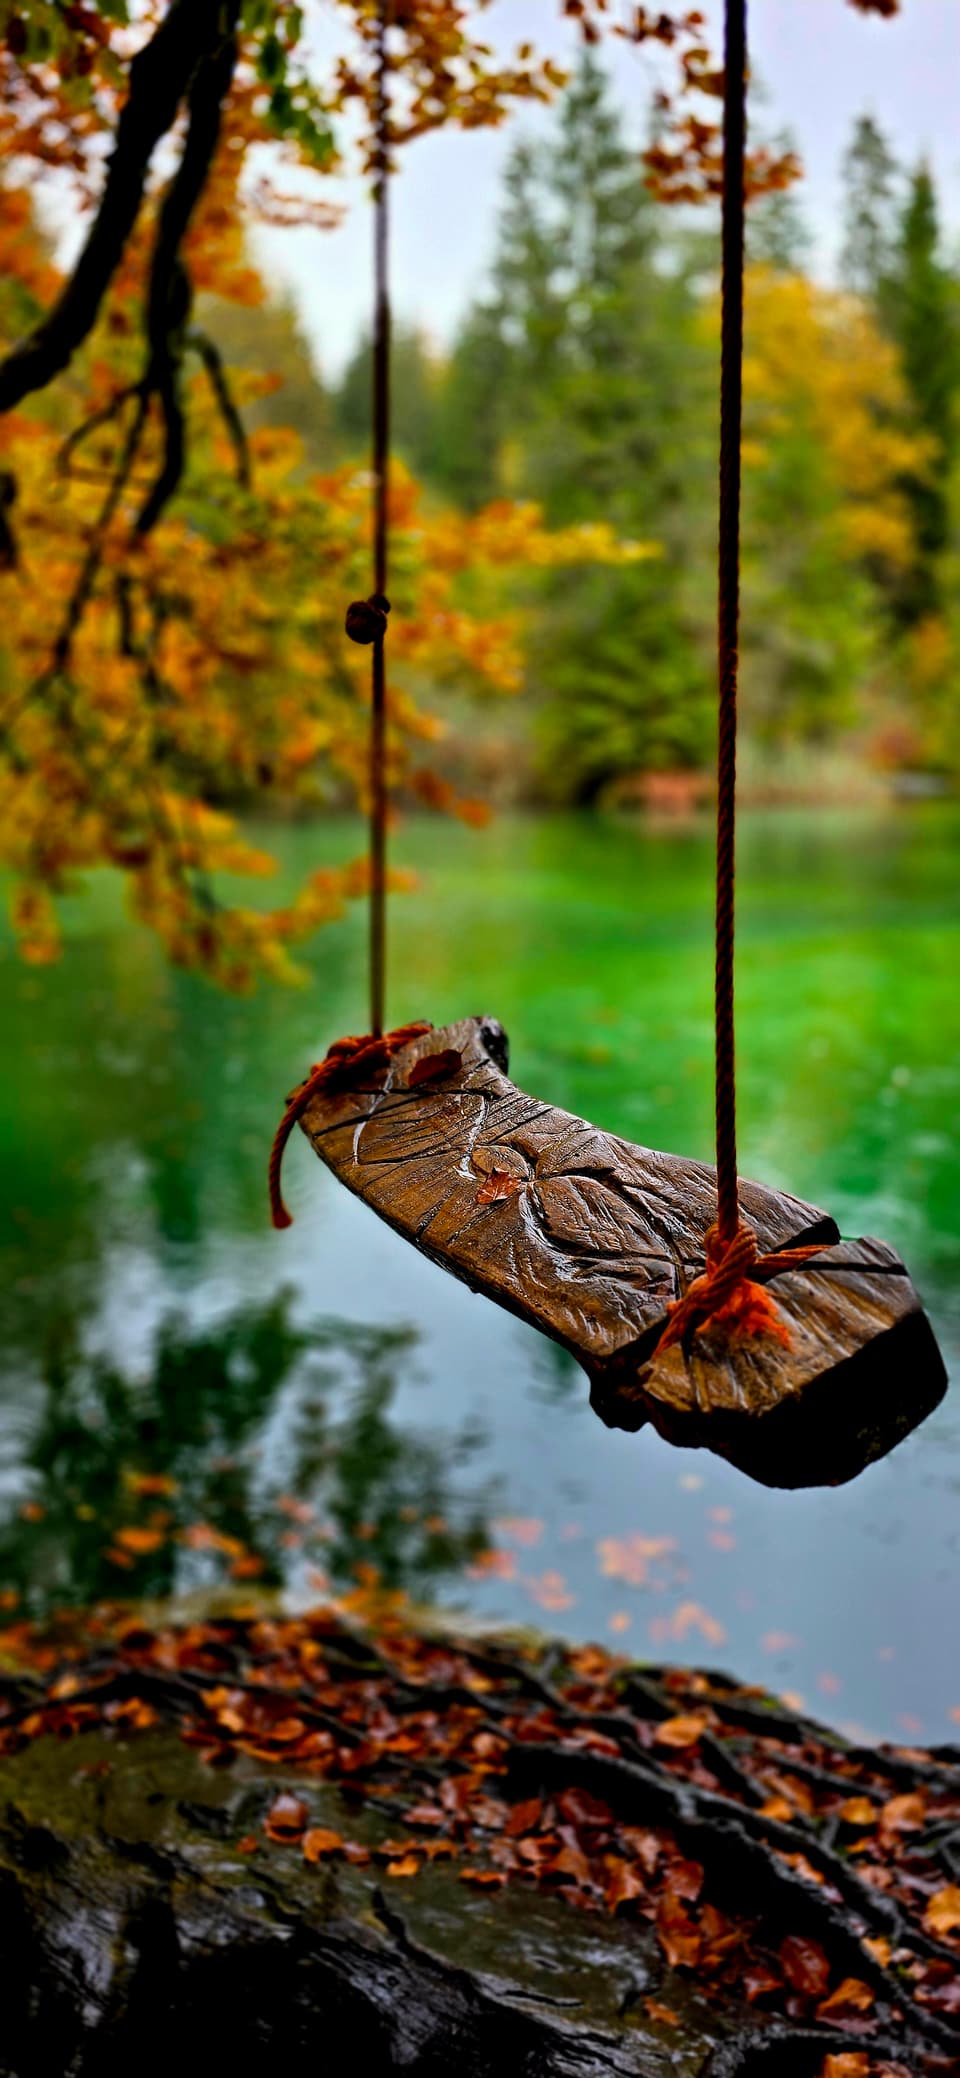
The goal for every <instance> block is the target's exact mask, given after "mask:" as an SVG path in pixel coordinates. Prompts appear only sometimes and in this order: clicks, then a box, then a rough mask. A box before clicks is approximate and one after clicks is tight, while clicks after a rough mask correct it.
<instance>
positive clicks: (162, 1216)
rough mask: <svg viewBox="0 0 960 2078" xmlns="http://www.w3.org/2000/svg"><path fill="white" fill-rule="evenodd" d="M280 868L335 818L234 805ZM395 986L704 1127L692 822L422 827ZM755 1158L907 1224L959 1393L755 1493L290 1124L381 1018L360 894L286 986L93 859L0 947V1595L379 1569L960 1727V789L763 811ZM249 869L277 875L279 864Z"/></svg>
mask: <svg viewBox="0 0 960 2078" xmlns="http://www.w3.org/2000/svg"><path fill="white" fill-rule="evenodd" d="M254 835H255V836H258V837H259V838H260V839H261V840H262V841H265V842H267V843H269V844H270V845H271V846H272V847H273V848H274V849H276V850H277V852H278V854H279V857H280V860H281V870H280V878H279V882H278V887H279V888H280V892H281V896H282V891H283V888H284V887H286V886H287V885H288V884H290V885H292V884H293V881H294V879H295V878H296V877H297V876H298V875H300V874H302V873H303V872H305V871H307V870H309V868H311V867H312V866H314V865H319V864H323V863H325V862H327V861H329V860H331V859H335V858H342V857H345V856H350V855H352V853H353V851H355V850H356V849H358V848H359V845H360V838H359V835H358V832H357V830H356V829H355V828H351V827H349V826H347V825H346V824H341V823H330V824H324V825H321V826H314V827H296V828H284V829H282V830H280V831H279V832H277V831H270V832H269V833H264V832H263V831H257V832H254ZM395 854H396V857H397V860H398V862H400V863H403V864H405V865H409V866H411V867H413V868H415V870H416V872H417V875H418V884H417V887H416V889H415V891H414V892H412V893H409V894H404V895H401V896H398V897H397V898H396V899H395V900H394V901H393V903H392V907H391V986H390V992H389V996H388V1012H389V1018H390V1021H391V1022H392V1023H400V1022H402V1021H405V1020H406V1019H408V1018H412V1017H418V1016H426V1017H429V1018H432V1019H433V1021H434V1022H435V1023H438V1024H440V1023H442V1022H444V1021H445V1020H447V1019H450V1018H454V1017H456V1016H458V1015H462V1014H465V1013H472V1012H479V1011H489V1012H492V1013H493V1014H495V1015H496V1016H497V1017H499V1018H500V1020H501V1021H502V1023H503V1024H504V1025H505V1026H506V1028H507V1031H508V1032H509V1035H510V1040H511V1065H512V1072H513V1074H514V1077H515V1079H516V1080H517V1082H518V1083H519V1084H520V1085H521V1086H522V1087H523V1088H525V1089H527V1090H530V1091H532V1092H535V1093H536V1094H537V1095H539V1096H541V1097H543V1098H545V1099H549V1100H550V1101H552V1102H554V1103H557V1104H559V1105H562V1106H564V1107H566V1108H567V1109H569V1110H572V1111H576V1112H582V1113H584V1114H585V1115H586V1116H587V1117H589V1118H591V1119H592V1120H594V1121H595V1122H596V1123H597V1124H599V1125H602V1126H605V1127H607V1128H609V1129H611V1130H613V1131H615V1132H619V1133H623V1134H625V1135H627V1136H628V1137H629V1138H630V1139H634V1140H638V1141H641V1142H643V1143H644V1144H646V1145H648V1146H653V1147H662V1148H668V1149H670V1150H672V1151H675V1152H677V1153H681V1154H683V1155H686V1156H698V1157H704V1158H706V1159H709V1158H710V1155H711V1132H712V1089H711V1073H712V1032H711V989H712V968H711V945H710V940H711V929H712V916H711V900H712V895H711V873H712V864H711V832H710V829H709V827H708V825H706V824H702V825H701V824H696V825H687V824H678V825H676V826H666V827H663V828H659V829H656V828H651V827H650V826H649V825H641V824H640V823H639V822H636V823H635V822H632V821H624V820H618V819H612V818H611V819H604V818H601V819H595V820H588V819H578V818H576V817H552V818H546V819H537V818H528V819H509V820H500V821H497V822H495V823H493V824H492V825H491V827H490V828H489V829H488V830H486V831H482V832H477V831H469V830H466V829H463V828H461V827H459V826H455V827H447V826H445V825H441V824H440V823H438V822H428V821H426V820H424V821H422V822H421V821H412V822H409V823H407V824H405V825H404V826H403V828H402V829H401V831H400V832H399V834H398V837H397V840H396V844H395ZM740 863H741V936H740V967H739V1017H740V1026H739V1038H740V1062H741V1074H740V1086H741V1089H740V1104H741V1126H740V1135H741V1151H740V1159H741V1168H742V1171H743V1173H744V1174H745V1175H749V1176H754V1177H757V1178H759V1179H762V1180H763V1181H765V1182H767V1183H769V1184H772V1185H774V1186H777V1187H781V1188H788V1189H790V1190H792V1191H795V1192H796V1193H798V1194H799V1195H800V1196H802V1197H804V1198H809V1199H812V1200H813V1201H814V1202H816V1203H818V1204H822V1205H824V1206H825V1207H828V1208H829V1209H830V1210H831V1211H832V1212H833V1214H834V1216H835V1217H836V1219H837V1220H838V1222H839V1225H840V1227H841V1230H842V1231H843V1232H844V1233H847V1234H853V1235H856V1234H878V1235H882V1236H883V1237H884V1238H886V1239H887V1240H888V1241H890V1242H891V1243H893V1245H894V1246H895V1247H896V1248H898V1249H899V1250H900V1251H901V1252H902V1254H903V1255H904V1256H905V1258H906V1260H907V1262H908V1264H909V1266H910V1269H911V1272H912V1274H913V1277H914V1281H915V1282H916V1284H917V1286H918V1287H919V1289H920V1291H921V1293H922V1295H923V1296H924V1299H925V1301H926V1303H927V1305H928V1307H929V1311H930V1313H931V1316H932V1318H933V1321H934V1325H935V1327H936V1329H937V1331H938V1334H939V1336H940V1338H941V1345H942V1347H943V1349H944V1352H945V1354H946V1357H947V1361H948V1364H949V1365H950V1366H951V1372H952V1376H953V1378H954V1381H955V1384H954V1391H953V1393H952V1395H948V1398H947V1400H946V1401H945V1402H944V1404H943V1406H942V1407H941V1409H940V1410H939V1411H938V1413H937V1414H936V1415H935V1416H934V1417H933V1418H932V1419H931V1420H930V1421H928V1422H927V1423H926V1425H925V1426H924V1427H923V1428H922V1429H921V1430H920V1431H919V1432H918V1433H917V1434H915V1435H914V1436H912V1437H911V1438H910V1439H909V1440H908V1441H907V1442H906V1443H904V1444H903V1445H902V1446H901V1447H900V1448H899V1449H898V1450H897V1451H895V1452H894V1453H893V1455H892V1456H891V1457H890V1458H889V1459H887V1460H886V1461H885V1462H884V1463H883V1464H880V1465H876V1466H873V1467H871V1468H870V1470H869V1471H867V1472H866V1473H864V1474H863V1475H862V1476H861V1478H860V1479H858V1480H857V1481H856V1482H855V1483H854V1484H852V1485H850V1486H846V1487H842V1488H839V1489H837V1490H823V1491H816V1492H806V1493H798V1494H796V1493H774V1492H769V1491H766V1490H764V1489H762V1488H759V1487H755V1486H753V1485H751V1484H750V1482H749V1481H748V1480H746V1479H745V1478H744V1477H743V1476H742V1475H741V1474H739V1473H737V1472H735V1471H733V1470H732V1469H731V1468H729V1467H728V1466H726V1465H725V1464H723V1463H722V1462H721V1461H719V1460H718V1459H715V1458H713V1457H712V1456H710V1455H708V1454H707V1453H705V1452H686V1451H675V1450H671V1449H670V1448H668V1446H666V1445H665V1444H663V1443H662V1442H660V1440H659V1439H658V1438H657V1437H656V1436H655V1435H654V1434H653V1433H652V1432H651V1431H649V1430H646V1431H643V1432H642V1433H641V1434H640V1435H639V1436H636V1437H631V1436H625V1435H622V1434H619V1433H615V1432H610V1431H608V1430H606V1429H604V1428H603V1427H602V1426H601V1424H600V1423H599V1422H598V1421H597V1420H596V1418H595V1417H594V1416H593V1415H592V1414H591V1413H590V1410H589V1407H588V1404H587V1384H586V1380H585V1378H584V1377H583V1374H582V1373H581V1372H580V1371H579V1369H578V1368H577V1366H576V1365H575V1364H574V1363H573V1362H572V1361H571V1360H570V1359H569V1358H567V1357H566V1356H565V1355H564V1354H563V1353H562V1352H560V1351H558V1350H556V1349H555V1348H553V1347H552V1345H550V1344H548V1343H547V1342H546V1341H544V1340H543V1339H542V1338H541V1337H539V1336H538V1335H536V1334H535V1333H534V1332H533V1331H532V1330H529V1329H526V1328H524V1327H523V1326H522V1325H520V1324H519V1323H518V1322H516V1321H514V1320H513V1319H512V1318H510V1317H508V1316H507V1315H505V1314H501V1313H499V1312H498V1311H497V1310H496V1309H495V1308H494V1307H493V1306H491V1305H489V1304H487V1303H486V1302H485V1301H483V1300H481V1299H479V1298H477V1297H474V1296H473V1295H471V1293H469V1292H468V1291H467V1290H466V1289H465V1288H464V1287H462V1286H459V1285H458V1284H456V1283H455V1282H454V1281H453V1280H452V1279H450V1278H448V1277H446V1276H445V1275H444V1274H443V1273H442V1272H441V1271H439V1270H437V1269H436V1268H434V1267H433V1266H431V1265H430V1264H429V1263H427V1262H424V1261H422V1260H421V1259H420V1258H419V1257H418V1256H417V1255H416V1254H415V1253H414V1252H413V1251H412V1250H411V1249H409V1248H408V1247H407V1246H406V1245H405V1244H404V1243H403V1242H401V1241H400V1240H398V1239H397V1238H396V1237H395V1236H394V1235H393V1234H391V1233H390V1232H389V1231H388V1229H387V1228H385V1227H383V1226H381V1225H380V1223H379V1222H378V1221H377V1220H376V1219H375V1218H374V1217H373V1215H372V1214H370V1213H369V1212H367V1211H366V1210H365V1209H364V1208H362V1207H360V1206H358V1205H357V1204H356V1203H355V1202H354V1201H353V1200H352V1199H350V1198H349V1197H348V1196H347V1194H346V1193H344V1192H342V1191H339V1190H338V1188H337V1186H336V1185H335V1184H334V1183H333V1181H332V1179H331V1178H330V1177H329V1176H328V1174H327V1173H326V1171H325V1170H323V1169H322V1167H321V1166H320V1164H319V1163H318V1162H317V1161H316V1159H315V1158H314V1157H313V1155H312V1154H311V1153H310V1151H309V1149H308V1148H307V1147H306V1144H305V1143H303V1142H302V1141H301V1139H300V1136H299V1135H298V1136H295V1142H294V1144H293V1145H292V1146H291V1148H290V1150H289V1152H288V1156H287V1164H286V1168H285V1177H286V1191H287V1197H288V1202H289V1204H290V1206H291V1210H292V1211H293V1212H294V1214H295V1225H294V1226H293V1228H292V1229H291V1230H290V1231H289V1232H286V1233H283V1234H274V1233H273V1232H272V1231H271V1229H270V1226H269V1222H268V1216H267V1202H266V1189H265V1168H266V1159H267V1152H268V1149H269V1145H270V1139H271V1136H272V1133H273V1130H274V1127H275V1125H276V1122H277V1119H278V1118H279V1115H280V1111H281V1109H282V1105H283V1100H284V1097H285V1095H286V1092H287V1091H288V1090H289V1089H290V1088H291V1087H292V1086H293V1085H294V1084H295V1083H296V1082H298V1081H299V1080H300V1079H301V1077H302V1075H303V1074H304V1072H305V1070H306V1068H307V1066H308V1065H309V1064H310V1062H312V1061H313V1060H315V1059H317V1058H318V1056H319V1055H320V1054H321V1053H322V1052H324V1051H325V1049H326V1047H327V1045H328V1044H329V1042H330V1040H331V1039H333V1038H334V1037H336V1036H338V1035H339V1034H340V1033H341V1032H343V1031H352V1030H356V1029H358V1027H359V1028H360V1029H363V1027H364V1026H365V1024H366V1021H367V1020H366V1013H365V1007H364V994H363V989H364V971H365V936H364V918H363V915H362V912H361V911H360V910H359V909H355V910H354V911H353V912H352V913H351V914H350V916H349V917H347V918H345V919H344V920H343V921H342V922H340V923H337V924H335V925H333V926H331V927H330V928H328V929H327V930H326V931H324V932H322V933H320V934H319V936H318V937H317V939H316V940H315V941H314V944H313V946H312V947H311V948H310V952H309V956H308V957H309V965H310V970H311V979H310V983H309V986H307V987H306V988H304V989H302V990H299V991H296V990H280V989H277V988H272V989H264V990H262V991H261V992H260V993H259V994H257V995H255V996H253V997H250V998H247V999H242V1000H229V999H224V998H223V997H221V996H219V995H218V994H217V993H215V991H213V990H212V989H211V988H210V987H209V986H207V985H206V984H205V983H204V982H203V981H201V980H199V979H197V978H196V977H193V976H189V975H183V974H179V973H176V972H173V971H171V970H170V969H169V968H167V967H166V966H165V965H164V962H163V959H162V957H161V955H160V953H159V951H158V950H157V948H156V947H155V946H154V945H153V943H152V942H151V940H150V939H149V938H148V936H147V935H146V934H145V933H144V932H143V931H141V930H139V929H138V928H137V927H136V926H134V925H133V924H132V923H130V922H129V921H128V919H127V918H126V915H125V912H124V908H123V899H122V892H121V890H120V889H119V887H118V886H117V884H116V883H115V882H114V881H113V880H112V879H110V878H109V877H107V876H100V877H98V878H97V879H96V880H95V881H94V882H93V883H92V884H91V888H90V891H89V893H87V894H86V895H84V896H78V897H76V898H71V900H70V901H69V903H68V904H67V946H66V951H65V954H64V957H63V959H62V961H61V962H60V964H59V965H57V966H55V967H52V968H48V969H26V968H24V967H22V966H21V965H19V964H18V963H17V961H16V959H15V957H14V955H13V952H12V949H11V946H10V944H9V941H8V940H7V939H4V941H3V944H2V947H0V961H2V969H3V972H2V986H3V1002H4V1005H5V1015H4V1018H3V1028H2V1032H0V1056H2V1069H3V1074H2V1082H0V1131H2V1140H3V1160H4V1175H5V1178H6V1185H7V1187H6V1189H5V1192H4V1197H5V1200H6V1203H5V1206H4V1213H3V1226H2V1235H0V1248H2V1279H3V1290H4V1294H5V1297H4V1331H3V1337H2V1344H3V1348H2V1356H0V1374H2V1375H0V1595H2V1602H3V1606H4V1607H5V1608H6V1609H7V1611H8V1612H10V1613H9V1616H8V1618H7V1621H9V1622H11V1623H15V1622H16V1621H17V1620H18V1619H19V1617H20V1616H21V1615H22V1614H31V1613H32V1614H37V1615H40V1614H43V1613H45V1612H46V1611H48V1610H49V1609H50V1608H52V1607H58V1606H60V1605H62V1604H65V1603H69V1602H75V1601H83V1602H89V1601H92V1600H95V1599H97V1598H101V1597H105V1596H108V1597H111V1598H115V1597H118V1596H127V1595H141V1594H143V1595H151V1596H152V1595H157V1594H166V1593H168V1592H170V1591H177V1592H183V1593H188V1592H189V1591H190V1590H192V1589H194V1588H197V1589H202V1588H204V1587H205V1586H206V1584H207V1583H210V1582H213V1581H215V1580H216V1581H219V1580H221V1579H223V1578H224V1577H226V1578H227V1579H228V1580H232V1582H234V1583H237V1582H240V1583H244V1584H247V1583H249V1584H250V1585H251V1586H253V1585H256V1586H260V1585H263V1586H268V1587H269V1586H271V1585H273V1584H275V1583H283V1585H284V1587H285V1589H286V1591H287V1592H288V1593H289V1595H290V1596H291V1597H294V1598H297V1599H301V1600H302V1599H303V1598H304V1597H307V1596H309V1595H311V1594H316V1593H318V1592H320V1591H321V1590H322V1586H323V1583H324V1581H325V1580H326V1579H328V1578H330V1579H332V1580H333V1581H334V1583H335V1584H336V1585H337V1586H338V1587H343V1586H344V1585H349V1584H350V1583H351V1582H352V1581H355V1580H360V1581H361V1582H363V1581H370V1580H372V1579H374V1578H377V1579H379V1580H380V1581H382V1582H384V1583H385V1584H386V1585H387V1586H390V1587H403V1588H406V1589H408V1590H409V1591H410V1592H411V1593H413V1594H414V1595H415V1596H417V1597H418V1599H420V1600H425V1599H430V1600H435V1601H437V1602H438V1603H439V1604H440V1605H441V1606H443V1607H445V1608H452V1609H453V1608H455V1609H467V1610H470V1611H471V1612H473V1613H474V1614H476V1615H478V1616H480V1617H482V1618H484V1619H491V1620H492V1619H497V1620H504V1621H507V1622H510V1623H516V1622H521V1623H524V1624H529V1623H535V1624H537V1625H541V1626H543V1627H544V1628H547V1629H550V1630H554V1631H558V1632H562V1633H563V1634H565V1635H567V1636H570V1637H577V1638H581V1637H587V1636H591V1637H596V1638H598V1639H600V1640H602V1641H605V1642H606V1643H607V1644H608V1645H610V1646H611V1647H613V1648H615V1649H617V1650H622V1651H625V1652H629V1653H632V1654H636V1655H637V1656H647V1657H652V1658H654V1659H659V1660H670V1659H673V1660H686V1661H697V1660H699V1661H701V1662H703V1663H705V1664H713V1665H717V1664H720V1665H725V1666H727V1667H729V1668H730V1669H731V1670H732V1671H733V1672H734V1673H735V1674H736V1675H737V1676H738V1677H740V1678H741V1679H743V1680H750V1681H756V1682H762V1683H765V1684H767V1685H769V1686H771V1687H773V1688H775V1689H776V1690H778V1691H780V1692H783V1693H789V1694H790V1695H792V1696H802V1697H803V1699H804V1702H805V1705H806V1707H807V1708H809V1709H810V1710H811V1711H813V1712H815V1713H819V1714H820V1715H821V1716H824V1717H826V1718H827V1719H829V1720H830V1721H832V1722H834V1723H836V1724H838V1725H841V1726H844V1727H853V1726H856V1727H858V1728H863V1729H864V1730H866V1731H867V1732H869V1733H871V1734H883V1735H887V1736H893V1737H896V1738H899V1739H901V1740H903V1739H910V1738H917V1739H920V1738H923V1739H925V1740H929V1741H937V1740H943V1739H946V1738H950V1737H953V1738H954V1739H956V1738H957V1737H958V1736H960V1735H958V1729H957V1727H958V1723H960V1665H958V1652H957V1646H958V1642H960V1621H958V1608H960V1420H958V1408H957V1398H956V1380H957V1378H958V1377H960V1132H958V1124H960V985H958V976H960V894H958V889H960V810H958V809H957V808H956V807H954V806H952V805H947V804H943V803H939V802H935V803H929V804H912V805H905V806H903V807H899V808H891V809H889V810H886V811H879V810H878V811H861V810H857V811H855V812H850V813H848V814H841V813H834V812H829V813H827V812H824V813H822V814H815V813H812V812H809V811H800V810H796V811H793V810H791V811H785V810H781V811H779V812H777V813H766V812H764V813H760V812H757V813H754V814H751V815H745V816H744V818H743V825H742V842H741V862H740ZM271 899H273V896H272V894H271Z"/></svg>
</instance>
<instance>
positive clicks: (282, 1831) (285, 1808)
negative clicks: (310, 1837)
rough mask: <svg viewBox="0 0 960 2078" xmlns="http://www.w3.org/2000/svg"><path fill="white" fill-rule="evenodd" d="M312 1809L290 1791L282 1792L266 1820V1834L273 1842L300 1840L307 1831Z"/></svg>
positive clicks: (272, 1805) (275, 1799) (276, 1798)
mask: <svg viewBox="0 0 960 2078" xmlns="http://www.w3.org/2000/svg"><path fill="white" fill-rule="evenodd" d="M309 1816H310V1807H309V1805H308V1804H305V1803H304V1801H303V1798H302V1797H295V1796H293V1795H292V1794H291V1792H290V1791H289V1790H286V1789H284V1790H281V1792H280V1795H279V1796H278V1797H275V1798H274V1800H273V1803H272V1804H271V1806H270V1809H269V1811H268V1812H267V1816H266V1819H265V1820H264V1828H263V1829H264V1832H265V1833H266V1834H267V1836H268V1838H269V1839H271V1840H299V1838H300V1836H301V1834H302V1833H303V1832H304V1831H305V1829H306V1824H307V1820H308V1818H309Z"/></svg>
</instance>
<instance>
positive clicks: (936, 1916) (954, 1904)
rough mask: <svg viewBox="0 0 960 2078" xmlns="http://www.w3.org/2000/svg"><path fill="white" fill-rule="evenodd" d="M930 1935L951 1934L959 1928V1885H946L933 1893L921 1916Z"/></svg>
mask: <svg viewBox="0 0 960 2078" xmlns="http://www.w3.org/2000/svg"><path fill="white" fill-rule="evenodd" d="M923 1923H924V1926H925V1927H926V1929H927V1932H928V1933H930V1934H952V1933H955V1931H956V1929H957V1927H960V1883H948V1884H946V1885H945V1887H944V1889H943V1890H937V1891H934V1894H933V1897H932V1898H931V1899H930V1902H929V1904H928V1906H927V1909H926V1911H925V1913H924V1915H923Z"/></svg>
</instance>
